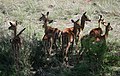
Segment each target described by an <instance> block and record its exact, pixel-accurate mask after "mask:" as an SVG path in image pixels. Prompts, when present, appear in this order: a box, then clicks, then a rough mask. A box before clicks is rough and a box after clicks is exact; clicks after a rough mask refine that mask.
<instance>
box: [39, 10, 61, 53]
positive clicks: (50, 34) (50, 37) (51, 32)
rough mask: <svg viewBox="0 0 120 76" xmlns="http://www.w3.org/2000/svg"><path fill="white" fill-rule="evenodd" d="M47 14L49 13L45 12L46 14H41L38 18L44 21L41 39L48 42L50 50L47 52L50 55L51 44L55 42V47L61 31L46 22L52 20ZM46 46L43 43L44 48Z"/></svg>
mask: <svg viewBox="0 0 120 76" xmlns="http://www.w3.org/2000/svg"><path fill="white" fill-rule="evenodd" d="M48 15H49V12H47V13H46V15H45V14H42V17H40V18H39V20H40V21H41V20H42V21H43V22H44V24H43V28H44V29H45V31H44V33H45V34H44V36H43V38H42V40H43V41H46V42H48V43H50V50H49V51H48V54H49V55H51V51H52V46H53V44H55V47H57V45H56V40H57V39H59V38H60V33H61V31H60V30H59V29H58V28H53V27H50V26H48V25H47V24H48V23H52V22H53V20H49V19H48ZM47 47H48V46H46V45H45V48H47Z"/></svg>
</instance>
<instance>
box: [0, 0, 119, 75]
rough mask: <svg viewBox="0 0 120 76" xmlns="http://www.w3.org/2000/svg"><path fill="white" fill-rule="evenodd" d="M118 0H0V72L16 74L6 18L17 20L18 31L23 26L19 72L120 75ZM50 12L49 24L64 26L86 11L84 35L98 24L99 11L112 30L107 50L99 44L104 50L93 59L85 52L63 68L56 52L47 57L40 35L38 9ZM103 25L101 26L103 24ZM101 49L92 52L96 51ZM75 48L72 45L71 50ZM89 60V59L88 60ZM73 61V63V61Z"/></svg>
mask: <svg viewBox="0 0 120 76" xmlns="http://www.w3.org/2000/svg"><path fill="white" fill-rule="evenodd" d="M119 5H120V0H0V76H17V75H16V74H15V66H14V65H13V63H14V62H13V59H12V56H11V51H12V48H11V44H10V38H12V34H11V31H9V30H8V27H9V26H10V25H9V21H15V20H17V21H18V22H19V23H18V31H20V30H21V29H23V28H24V27H26V30H25V31H24V33H23V34H22V35H21V37H22V39H23V45H22V48H21V50H20V52H21V54H20V55H21V57H20V59H21V60H20V64H21V70H20V74H21V76H119V75H120V31H119V29H120V27H119V25H120V6H119ZM47 11H49V12H50V15H49V17H50V18H51V19H53V20H54V22H53V23H52V24H50V26H52V27H57V28H59V29H61V30H63V29H64V28H66V27H71V26H73V24H72V23H71V19H78V18H80V17H81V15H82V14H83V13H84V12H85V11H86V12H87V15H88V16H89V18H90V19H91V20H92V22H89V23H86V26H85V29H84V35H85V34H88V33H89V31H90V30H91V29H93V28H95V27H97V25H98V24H97V20H98V17H99V14H102V15H103V17H104V18H105V20H106V22H110V23H111V26H112V27H113V30H112V31H111V32H110V34H109V37H108V39H107V41H106V42H107V46H106V47H107V51H106V47H104V45H101V46H102V48H101V49H103V50H102V51H103V53H104V54H101V55H100V56H99V57H98V58H101V59H100V60H101V61H99V60H95V59H94V58H92V56H93V54H90V53H86V54H85V55H84V56H83V57H84V60H83V61H81V63H79V64H77V65H76V64H75V63H76V60H75V58H74V57H75V56H74V55H70V56H71V64H73V66H74V68H72V69H71V68H65V67H64V66H62V65H61V64H62V63H61V62H60V56H59V54H56V55H55V56H53V58H52V60H50V61H47V60H46V56H45V53H44V48H43V46H44V45H43V42H42V41H41V38H42V37H43V35H44V29H43V28H42V26H41V25H42V22H40V21H39V17H40V16H41V13H46V12H47ZM102 28H103V29H104V27H102ZM101 49H98V50H97V51H96V49H95V52H93V51H91V52H92V53H96V54H99V53H101ZM74 50H75V48H74V49H73V51H74ZM58 52H59V51H58ZM93 57H94V56H93ZM89 60H90V61H89ZM72 62H73V63H72ZM103 62H104V63H103Z"/></svg>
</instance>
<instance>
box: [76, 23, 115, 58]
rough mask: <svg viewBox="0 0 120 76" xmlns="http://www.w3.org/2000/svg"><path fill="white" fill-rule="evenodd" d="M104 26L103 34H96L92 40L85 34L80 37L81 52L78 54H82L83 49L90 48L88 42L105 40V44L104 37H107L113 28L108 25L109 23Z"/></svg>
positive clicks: (87, 49)
mask: <svg viewBox="0 0 120 76" xmlns="http://www.w3.org/2000/svg"><path fill="white" fill-rule="evenodd" d="M104 26H105V27H106V28H105V34H104V35H101V36H97V37H96V38H95V37H94V41H91V40H93V39H92V38H91V37H90V35H85V36H83V37H82V38H81V52H79V55H78V56H81V55H83V53H84V52H85V51H89V50H90V44H94V43H97V42H101V41H105V44H106V39H107V38H108V33H109V31H110V30H113V28H112V27H111V26H110V23H108V24H107V25H105V24H104ZM78 58H79V57H78Z"/></svg>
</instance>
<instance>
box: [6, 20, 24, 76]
mask: <svg viewBox="0 0 120 76" xmlns="http://www.w3.org/2000/svg"><path fill="white" fill-rule="evenodd" d="M9 23H10V25H11V26H10V27H9V28H8V29H9V30H12V31H14V37H13V38H12V39H11V40H10V42H11V44H12V49H13V58H14V61H15V65H16V72H17V75H18V76H19V71H20V65H19V58H20V55H19V54H20V52H19V49H20V47H21V43H22V42H21V38H20V35H21V34H22V32H23V31H24V30H25V29H26V28H24V29H23V30H21V31H20V32H19V33H18V34H17V21H16V22H15V24H13V23H12V22H9Z"/></svg>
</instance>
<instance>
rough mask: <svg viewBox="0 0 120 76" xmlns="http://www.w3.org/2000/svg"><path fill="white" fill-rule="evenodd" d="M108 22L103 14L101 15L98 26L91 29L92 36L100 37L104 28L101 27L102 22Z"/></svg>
mask: <svg viewBox="0 0 120 76" xmlns="http://www.w3.org/2000/svg"><path fill="white" fill-rule="evenodd" d="M105 23H106V22H105V21H104V19H102V15H100V19H99V20H98V28H94V29H92V30H91V31H90V33H89V35H90V36H91V37H99V36H101V34H102V33H103V31H102V29H101V28H100V24H103V25H104V24H105Z"/></svg>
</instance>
